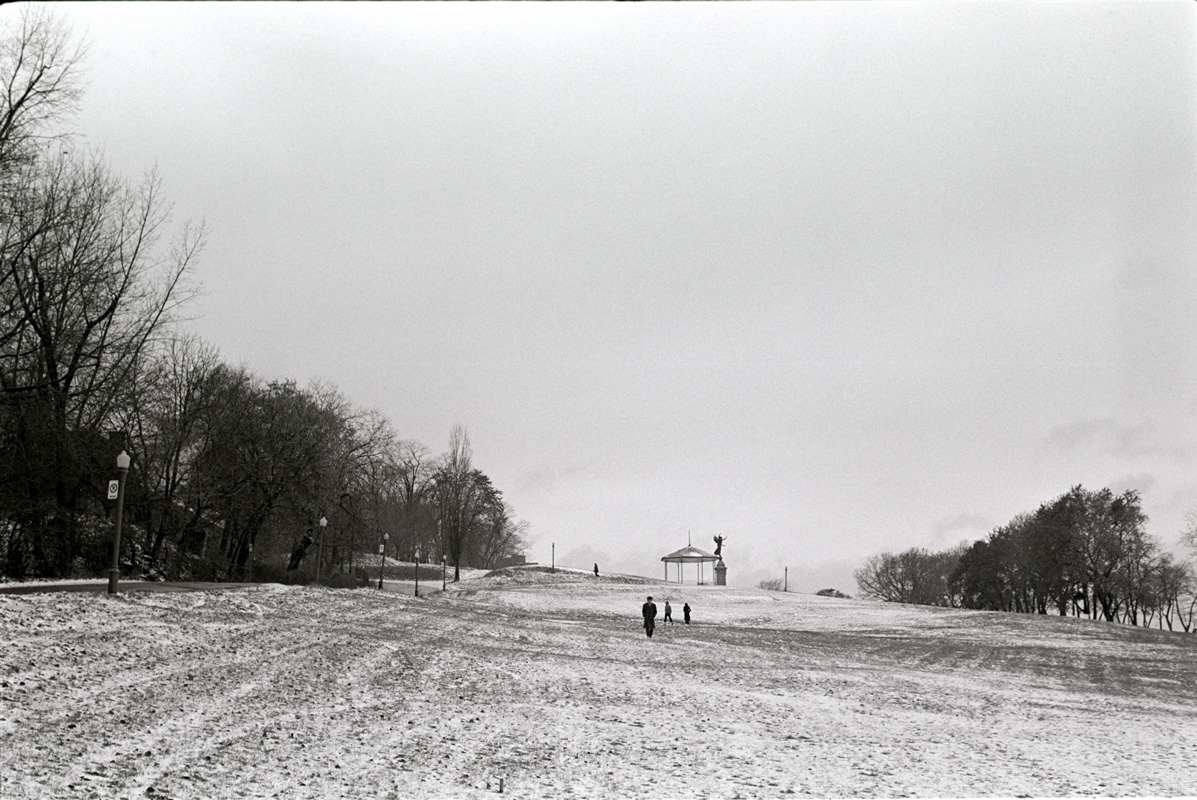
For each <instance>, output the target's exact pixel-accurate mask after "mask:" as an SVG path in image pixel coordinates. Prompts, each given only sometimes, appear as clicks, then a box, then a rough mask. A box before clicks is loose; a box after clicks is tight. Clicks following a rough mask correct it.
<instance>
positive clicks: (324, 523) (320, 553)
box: [316, 517, 328, 583]
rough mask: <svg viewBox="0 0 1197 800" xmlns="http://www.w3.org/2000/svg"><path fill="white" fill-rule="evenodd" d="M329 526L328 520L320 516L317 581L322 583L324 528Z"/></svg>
mask: <svg viewBox="0 0 1197 800" xmlns="http://www.w3.org/2000/svg"><path fill="white" fill-rule="evenodd" d="M327 527H328V520H327V519H325V518H324V517H321V518H320V543H319V544H317V545H316V583H320V562H321V561H323V560H324V529H325V528H327Z"/></svg>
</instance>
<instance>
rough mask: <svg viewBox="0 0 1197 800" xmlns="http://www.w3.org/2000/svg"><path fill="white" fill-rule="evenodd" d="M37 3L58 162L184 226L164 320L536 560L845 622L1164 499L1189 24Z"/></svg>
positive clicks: (1172, 442)
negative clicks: (364, 436)
mask: <svg viewBox="0 0 1197 800" xmlns="http://www.w3.org/2000/svg"><path fill="white" fill-rule="evenodd" d="M59 7H60V8H61V9H62V10H63V14H64V15H65V16H66V17H67V18H68V19H69V20H70V21H71V22H72V24H73V25H74V26H75V29H76V30H77V32H79V33H81V34H84V35H86V37H87V38H88V39H89V40H90V42H91V54H90V57H89V60H88V66H89V69H90V73H89V79H90V87H89V91H88V94H87V97H86V100H85V107H84V109H83V112H82V114H81V115H80V117H79V119H78V125H77V126H78V130H79V132H80V133H81V134H82V135H83V137H84V138H85V140H86V142H87V143H88V144H90V145H92V146H94V147H97V148H100V149H102V150H103V151H104V152H105V154H106V156H107V158H108V159H109V160H110V161H111V163H112V164H113V166H114V167H115V168H116V169H118V170H119V171H121V172H123V173H125V174H127V175H129V176H131V177H135V176H137V175H140V174H141V173H143V172H144V171H146V170H147V169H149V168H151V167H153V166H155V165H156V166H157V168H158V170H159V172H160V174H161V177H162V178H163V180H164V182H165V190H166V193H167V195H168V196H169V197H170V198H172V199H173V200H174V202H175V209H176V217H177V219H178V221H180V222H181V221H182V220H184V219H186V218H192V219H197V220H198V219H203V220H205V221H206V223H207V225H208V229H209V232H210V236H209V243H208V247H207V249H206V250H205V253H204V256H203V259H202V263H201V265H200V268H199V270H198V271H197V277H198V279H199V280H200V281H201V282H202V284H203V287H204V290H205V294H204V296H203V297H202V298H201V299H200V300H199V301H197V302H196V304H195V305H194V306H193V307H192V313H193V314H194V316H195V319H194V322H193V323H192V328H193V329H194V330H195V331H196V332H197V333H199V334H200V335H201V336H203V337H204V338H206V339H207V340H209V341H210V342H212V343H213V344H215V345H216V346H218V347H219V348H220V350H221V352H222V353H223V355H224V356H225V358H226V359H228V360H230V361H233V362H238V363H240V362H243V363H245V364H246V365H248V366H249V367H251V368H252V369H254V370H255V371H257V372H258V373H259V374H262V375H263V376H266V377H272V378H273V377H293V378H296V379H297V380H300V381H301V382H305V381H306V380H308V379H309V378H313V377H319V378H324V379H327V380H331V381H332V382H334V383H336V384H337V385H338V386H339V387H340V388H341V389H342V391H344V392H345V394H347V395H348V396H349V397H350V398H351V399H352V400H354V401H355V402H357V403H359V404H361V405H364V406H370V407H376V408H378V409H380V410H381V411H383V412H384V413H386V414H387V416H389V417H390V419H391V420H392V421H393V422H394V424H395V426H396V428H397V429H398V430H399V432H400V433H401V434H402V435H403V436H405V437H408V438H414V439H418V440H420V441H422V442H424V443H425V444H427V445H429V446H430V447H431V448H433V450H435V451H441V450H443V449H444V448H445V447H446V445H447V440H448V433H449V429H450V427H451V426H452V425H453V424H454V423H462V424H464V425H465V426H466V427H467V428H468V430H469V433H470V438H471V440H472V442H473V445H474V452H475V461H476V463H477V464H478V466H480V467H481V468H482V469H483V470H485V471H486V472H487V473H488V474H489V475H491V477H492V478H493V479H494V480H495V482H496V484H497V485H498V486H499V487H500V488H501V489H502V490H503V491H504V493H505V495H506V497H507V498H508V500H510V502H511V503H512V504H513V505H514V506H515V508H516V511H517V513H518V514H519V516H521V517H522V518H524V519H527V520H528V521H529V522H530V523H531V526H532V528H531V530H532V534H533V540H534V543H533V547H532V549H531V552H530V554H529V555H530V557H531V558H532V559H534V560H538V561H542V562H547V561H548V560H549V558H550V547H551V544H552V543H554V542H555V543H556V554H557V559H558V562H559V563H566V564H570V565H577V566H587V567H588V566H589V565H590V563H591V562H593V561H598V562H599V564H600V566H602V567H603V568H604V569H610V570H621V571H630V572H638V573H641V574H648V575H658V574H661V572H662V570H661V565H660V561H659V558H660V556H661V555H663V554H664V553H666V552H669V551H671V550H674V549H676V548H677V547H680V546H682V545H684V544H686V536H687V531H691V532H692V536H693V540H694V543H695V544H697V545H698V546H700V547H705V548H713V544H712V542H711V537H712V536H713V535H715V534H723V535H725V536H727V545H726V551H725V555H726V557H727V561H728V565H729V581H730V582H732V583H734V584H740V585H752V584H755V582H756V581H758V580H760V579H762V578H764V577H774V576H780V575H781V570H782V567H784V566H788V567H789V569H790V577H791V586H797V588H799V589H802V590H812V591H813V590H814V589H817V588H822V587H824V586H829V585H834V586H836V587H837V588H841V589H844V590H847V591H849V592H854V591H855V585H854V584H853V583H852V581H851V571H852V569H853V568H855V567H856V566H859V564H860V563H861V562H862V561H863V560H864V559H865V558H866V557H867V556H869V555H871V554H874V553H877V552H880V551H883V550H900V549H905V548H907V547H913V546H924V547H930V548H939V547H946V546H949V545H953V544H955V543H957V542H959V541H961V540H965V539H967V540H973V539H976V538H980V537H982V536H984V535H985V534H986V533H988V531H989V530H990V529H992V528H993V527H994V526H996V525H999V524H1002V523H1004V522H1006V521H1008V520H1009V519H1010V518H1011V517H1012V516H1013V515H1015V514H1016V513H1018V512H1021V511H1028V510H1033V509H1034V508H1035V507H1036V506H1037V505H1038V504H1039V503H1040V502H1042V501H1045V500H1049V499H1051V498H1053V497H1055V496H1057V495H1058V494H1060V493H1062V492H1064V491H1066V490H1067V489H1068V488H1069V487H1070V486H1071V485H1074V484H1076V483H1083V484H1085V485H1086V486H1089V487H1091V488H1098V487H1100V486H1110V487H1111V488H1114V489H1117V490H1121V489H1125V488H1136V489H1138V490H1140V491H1141V493H1142V495H1143V498H1144V505H1145V510H1146V511H1147V513H1148V514H1149V515H1150V517H1151V521H1150V523H1149V526H1150V529H1151V530H1152V531H1153V532H1154V533H1155V534H1156V535H1157V536H1158V537H1159V538H1160V539H1161V540H1163V541H1164V542H1165V543H1168V544H1171V543H1172V542H1174V541H1175V539H1176V537H1177V534H1178V533H1179V530H1180V527H1181V521H1182V518H1183V513H1184V511H1185V510H1186V509H1187V508H1190V507H1193V506H1194V505H1197V480H1195V478H1197V465H1195V457H1197V436H1195V434H1197V427H1195V425H1194V423H1195V421H1197V381H1195V378H1197V350H1195V349H1194V346H1193V345H1194V332H1195V330H1197V310H1195V309H1197V306H1195V304H1194V298H1195V296H1197V291H1195V290H1197V280H1195V278H1197V272H1195V271H1194V253H1195V252H1197V248H1195V244H1197V235H1195V233H1194V223H1195V221H1197V213H1195V212H1197V203H1195V188H1197V182H1195V178H1197V168H1195V167H1197V130H1195V127H1197V123H1195V120H1197V108H1195V102H1194V100H1195V97H1197V92H1195V88H1197V86H1195V83H1197V78H1195V76H1197V63H1195V62H1197V59H1195V57H1194V56H1195V50H1194V43H1195V42H1197V38H1195V36H1194V34H1195V33H1197V25H1195V9H1197V6H1195V5H1194V4H1193V3H1192V2H1146V3H1145V2H1128V3H1120V2H1115V3H1101V2H1093V3H1017V2H1014V3H1006V2H1003V3H950V2H944V3H744V4H721V3H703V4H692V5H687V4H682V5H677V4H608V3H583V4H575V3H565V4H541V3H530V4H483V5H477V4H457V3H452V4H439V3H418V4H412V3H395V4H374V3H370V4H362V3H350V4H290V3H282V4H264V5H259V4H215V5H209V4H194V3H175V4H166V3H163V4H153V3H149V4H147V3H131V4H120V3H118V4H105V3H96V4H60V6H59ZM0 13H15V12H14V11H13V10H12V7H9V10H7V11H0Z"/></svg>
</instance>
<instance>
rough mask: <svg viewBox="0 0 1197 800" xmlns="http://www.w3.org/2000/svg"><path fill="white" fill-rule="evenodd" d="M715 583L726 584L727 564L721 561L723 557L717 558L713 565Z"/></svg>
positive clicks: (718, 584) (717, 584)
mask: <svg viewBox="0 0 1197 800" xmlns="http://www.w3.org/2000/svg"><path fill="white" fill-rule="evenodd" d="M715 585H716V586H727V564H724V563H723V559H722V558H721V559H719V563H718V564H716V565H715Z"/></svg>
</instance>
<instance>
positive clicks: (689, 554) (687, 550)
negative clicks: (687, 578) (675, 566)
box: [661, 545, 719, 564]
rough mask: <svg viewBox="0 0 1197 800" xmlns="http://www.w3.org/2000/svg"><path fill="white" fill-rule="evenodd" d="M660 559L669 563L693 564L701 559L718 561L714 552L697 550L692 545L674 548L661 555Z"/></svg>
mask: <svg viewBox="0 0 1197 800" xmlns="http://www.w3.org/2000/svg"><path fill="white" fill-rule="evenodd" d="M661 560H662V561H669V562H671V563H684V564H693V563H695V562H703V561H718V560H719V556H717V555H715V554H714V553H708V552H707V551H706V550H699V549H698V548H697V547H694V546H693V545H686V546H685V547H683V548H682V549H681V550H675V551H674V552H672V553H670V554H669V555H667V556H661Z"/></svg>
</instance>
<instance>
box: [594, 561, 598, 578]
mask: <svg viewBox="0 0 1197 800" xmlns="http://www.w3.org/2000/svg"><path fill="white" fill-rule="evenodd" d="M594 577H596V578H597V577H598V564H595V565H594Z"/></svg>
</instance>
